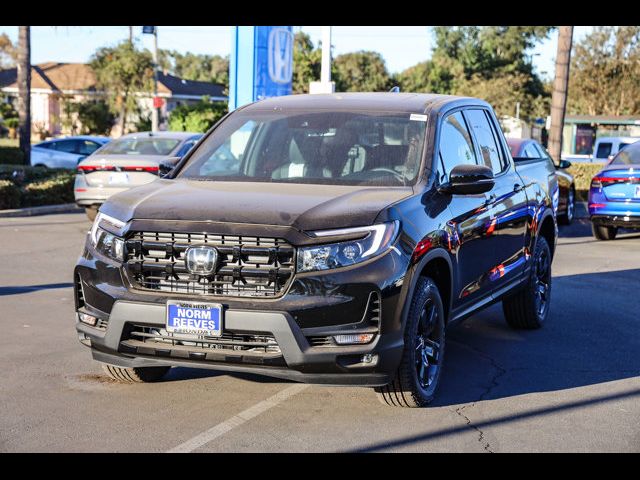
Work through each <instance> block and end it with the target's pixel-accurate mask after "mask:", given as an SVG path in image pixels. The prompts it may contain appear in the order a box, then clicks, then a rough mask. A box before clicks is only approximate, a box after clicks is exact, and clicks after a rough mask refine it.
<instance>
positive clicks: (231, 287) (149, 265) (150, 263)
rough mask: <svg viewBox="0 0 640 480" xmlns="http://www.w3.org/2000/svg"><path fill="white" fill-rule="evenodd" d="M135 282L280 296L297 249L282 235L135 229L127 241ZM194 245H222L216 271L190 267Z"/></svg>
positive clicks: (168, 288) (199, 291) (185, 290)
mask: <svg viewBox="0 0 640 480" xmlns="http://www.w3.org/2000/svg"><path fill="white" fill-rule="evenodd" d="M126 245H127V268H128V271H129V273H130V275H131V276H132V278H133V281H134V286H136V287H138V288H143V289H148V290H160V291H164V292H176V293H189V294H196V295H218V296H230V297H276V296H279V295H281V294H283V293H284V290H285V287H286V286H287V284H288V282H289V280H290V279H291V277H292V275H293V265H294V258H295V250H294V248H293V247H292V246H291V245H289V244H288V243H287V242H286V241H284V240H282V239H278V238H265V237H246V236H237V235H213V234H208V233H162V232H135V233H134V234H133V235H131V236H130V237H129V238H128V239H127V242H126ZM191 246H211V247H215V248H216V249H217V250H218V256H219V259H218V264H217V268H216V271H215V273H214V274H212V275H211V276H197V275H192V274H191V273H189V272H188V271H187V268H186V265H185V263H184V254H185V251H186V250H187V248H189V247H191Z"/></svg>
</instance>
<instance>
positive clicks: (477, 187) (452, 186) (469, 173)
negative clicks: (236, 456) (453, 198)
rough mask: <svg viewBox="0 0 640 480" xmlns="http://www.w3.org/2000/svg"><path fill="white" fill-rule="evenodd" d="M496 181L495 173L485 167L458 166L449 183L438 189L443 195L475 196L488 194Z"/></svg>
mask: <svg viewBox="0 0 640 480" xmlns="http://www.w3.org/2000/svg"><path fill="white" fill-rule="evenodd" d="M494 184H495V180H494V179H493V171H492V170H491V169H490V168H489V167H487V166H484V165H458V166H457V167H454V168H453V169H452V170H451V173H450V174H449V181H448V182H447V183H445V184H443V185H441V186H440V188H439V189H438V190H439V191H440V192H443V193H452V194H455V195H473V194H478V193H485V192H488V191H489V190H491V189H492V188H493V186H494Z"/></svg>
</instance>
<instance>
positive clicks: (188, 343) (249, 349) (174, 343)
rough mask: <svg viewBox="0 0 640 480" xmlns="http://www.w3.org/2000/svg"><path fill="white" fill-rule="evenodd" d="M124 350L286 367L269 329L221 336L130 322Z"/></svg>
mask: <svg viewBox="0 0 640 480" xmlns="http://www.w3.org/2000/svg"><path fill="white" fill-rule="evenodd" d="M120 351H121V352H123V353H132V354H137V355H153V356H158V357H172V358H179V359H185V360H199V361H213V362H227V363H251V364H259V365H273V366H284V365H285V363H284V357H283V356H282V353H281V351H280V347H279V346H278V343H277V342H276V339H275V338H274V336H273V335H272V334H271V333H267V332H251V333H249V332H232V331H228V330H226V331H225V332H224V333H223V334H222V336H220V337H207V336H203V335H187V334H179V333H173V332H168V331H167V330H166V329H165V328H163V327H152V326H145V325H131V324H128V325H127V327H126V328H125V330H124V332H123V337H122V340H121V342H120Z"/></svg>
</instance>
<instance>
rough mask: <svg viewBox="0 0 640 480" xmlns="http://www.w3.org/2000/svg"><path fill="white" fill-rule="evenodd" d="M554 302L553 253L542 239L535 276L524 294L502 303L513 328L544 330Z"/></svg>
mask: <svg viewBox="0 0 640 480" xmlns="http://www.w3.org/2000/svg"><path fill="white" fill-rule="evenodd" d="M550 302H551V250H550V249H549V244H548V243H547V240H546V239H545V238H544V237H542V236H540V237H538V240H537V241H536V246H535V249H534V252H533V259H532V267H531V275H530V277H529V280H528V282H527V284H526V286H525V288H523V289H522V290H520V291H518V292H517V293H515V294H514V295H510V296H509V297H506V298H504V299H503V300H502V310H503V312H504V317H505V319H506V320H507V323H508V324H509V326H510V327H511V328H515V329H519V330H521V329H524V330H533V329H536V328H540V327H542V325H543V324H544V322H545V321H546V319H547V317H548V315H549V307H550Z"/></svg>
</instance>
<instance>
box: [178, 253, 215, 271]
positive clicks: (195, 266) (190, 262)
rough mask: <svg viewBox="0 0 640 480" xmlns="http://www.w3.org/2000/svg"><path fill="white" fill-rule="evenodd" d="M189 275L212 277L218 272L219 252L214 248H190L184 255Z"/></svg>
mask: <svg viewBox="0 0 640 480" xmlns="http://www.w3.org/2000/svg"><path fill="white" fill-rule="evenodd" d="M184 263H185V266H186V267H187V270H188V271H189V273H192V274H194V275H211V274H212V273H213V272H215V270H216V265H217V263H218V251H217V250H216V249H215V248H213V247H189V248H187V251H186V252H185V255H184Z"/></svg>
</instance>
